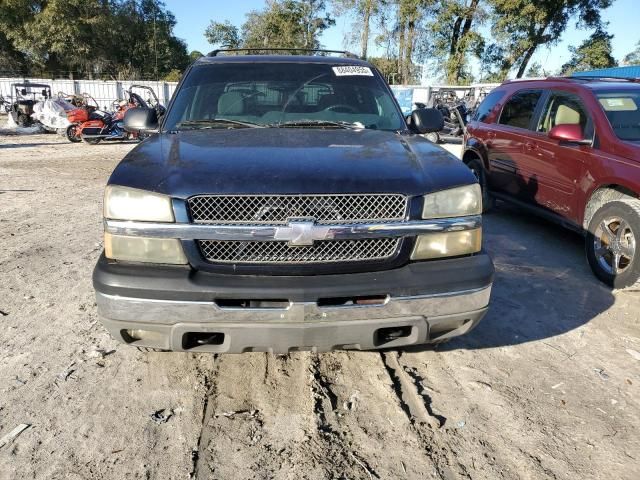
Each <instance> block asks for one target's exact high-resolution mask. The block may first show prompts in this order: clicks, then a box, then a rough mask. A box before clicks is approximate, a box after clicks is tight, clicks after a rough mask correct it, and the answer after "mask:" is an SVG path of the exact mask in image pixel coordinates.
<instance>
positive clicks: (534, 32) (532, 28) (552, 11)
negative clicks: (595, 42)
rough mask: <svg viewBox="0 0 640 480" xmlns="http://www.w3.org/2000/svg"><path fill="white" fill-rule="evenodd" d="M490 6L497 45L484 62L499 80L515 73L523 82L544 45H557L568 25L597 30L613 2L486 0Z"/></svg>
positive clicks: (486, 52) (587, 0)
mask: <svg viewBox="0 0 640 480" xmlns="http://www.w3.org/2000/svg"><path fill="white" fill-rule="evenodd" d="M487 1H488V3H489V5H490V6H491V20H492V27H491V31H492V34H493V36H494V38H495V42H494V43H493V44H492V45H491V46H490V47H489V48H487V49H486V50H485V52H484V55H483V61H484V62H485V65H486V66H488V68H489V69H490V70H491V71H493V73H494V74H495V75H496V76H497V77H501V78H505V77H506V76H507V75H508V74H509V72H510V71H511V70H512V69H515V71H516V77H517V78H520V77H522V76H523V75H524V73H525V72H526V70H527V66H528V65H529V62H530V61H531V58H532V57H533V54H534V53H535V52H536V50H537V49H538V47H540V46H541V45H554V44H556V43H557V42H558V41H559V39H560V37H561V35H562V33H563V32H564V31H565V30H566V28H567V25H568V23H569V21H570V20H571V19H573V18H575V19H577V25H578V26H579V27H591V28H598V27H599V26H600V24H601V18H600V12H601V11H602V10H603V9H605V8H607V7H609V6H610V5H611V3H612V1H613V0H487Z"/></svg>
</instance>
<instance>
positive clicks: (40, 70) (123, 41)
mask: <svg viewBox="0 0 640 480" xmlns="http://www.w3.org/2000/svg"><path fill="white" fill-rule="evenodd" d="M175 23H176V21H175V18H174V16H173V15H172V14H171V12H169V11H168V10H167V9H166V8H165V6H164V4H163V3H162V2H161V1H160V0H3V3H2V6H1V7H0V34H1V35H2V36H3V37H4V38H6V40H7V41H8V42H9V43H10V45H11V48H12V49H13V51H14V52H18V53H19V54H20V55H21V56H22V57H23V58H26V59H28V64H29V65H28V66H29V70H30V71H29V73H30V74H37V75H39V74H47V75H48V74H53V75H56V74H59V73H60V72H69V73H70V74H71V73H77V74H79V75H81V76H86V77H89V78H92V77H116V78H118V77H120V78H121V77H123V76H127V77H131V76H136V77H154V78H161V77H162V76H164V75H166V74H167V73H168V72H170V71H171V70H172V69H183V68H184V67H185V66H186V65H187V64H188V62H189V58H188V56H187V51H186V45H185V43H184V42H183V41H182V40H179V39H178V38H176V37H175V36H174V35H173V28H174V26H175ZM1 42H2V40H0V48H2V51H8V50H7V49H6V48H5V47H2V46H1V45H2V44H1Z"/></svg>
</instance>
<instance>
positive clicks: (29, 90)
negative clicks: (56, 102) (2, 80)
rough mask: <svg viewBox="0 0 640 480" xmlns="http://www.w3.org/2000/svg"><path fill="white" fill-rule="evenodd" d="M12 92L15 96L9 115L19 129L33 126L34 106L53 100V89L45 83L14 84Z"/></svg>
mask: <svg viewBox="0 0 640 480" xmlns="http://www.w3.org/2000/svg"><path fill="white" fill-rule="evenodd" d="M11 90H12V91H13V92H14V94H15V96H14V97H13V98H14V101H13V104H12V105H11V108H10V110H9V115H11V118H12V120H13V121H14V122H15V123H16V124H17V125H18V126H19V127H29V126H31V125H32V124H33V119H32V118H31V115H32V114H33V113H34V110H33V107H34V105H35V104H36V103H38V102H39V101H43V100H47V99H49V98H51V87H50V86H49V85H47V84H45V83H14V84H13V85H11Z"/></svg>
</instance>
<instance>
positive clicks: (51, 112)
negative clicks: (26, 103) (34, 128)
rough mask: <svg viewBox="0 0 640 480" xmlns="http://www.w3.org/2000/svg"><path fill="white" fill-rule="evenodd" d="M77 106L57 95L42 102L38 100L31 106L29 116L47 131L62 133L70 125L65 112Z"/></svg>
mask: <svg viewBox="0 0 640 480" xmlns="http://www.w3.org/2000/svg"><path fill="white" fill-rule="evenodd" d="M76 108H77V107H75V106H73V104H71V103H70V102H68V101H67V100H65V99H64V98H62V97H61V96H58V97H57V98H48V99H46V100H44V101H42V102H38V103H36V104H35V105H34V106H33V113H32V114H31V118H32V119H33V120H34V121H35V122H36V123H39V124H40V125H42V128H44V129H45V130H46V131H47V132H57V133H61V134H64V133H65V132H66V130H67V128H68V127H69V125H71V122H69V120H68V118H67V112H70V111H71V110H75V109H76Z"/></svg>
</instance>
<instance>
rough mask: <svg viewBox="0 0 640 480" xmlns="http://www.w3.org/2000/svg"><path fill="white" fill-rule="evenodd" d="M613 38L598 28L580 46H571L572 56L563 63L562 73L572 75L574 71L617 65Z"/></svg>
mask: <svg viewBox="0 0 640 480" xmlns="http://www.w3.org/2000/svg"><path fill="white" fill-rule="evenodd" d="M612 38H613V35H609V34H607V32H605V31H604V30H601V29H597V30H596V31H595V32H593V34H592V35H591V36H590V37H589V38H587V39H586V40H585V41H584V42H582V44H580V46H579V47H577V48H576V47H569V50H570V51H571V58H570V59H569V61H568V62H567V63H565V64H564V65H562V68H561V71H562V74H563V75H570V74H571V73H573V72H580V71H584V70H593V69H597V68H609V67H615V66H617V65H618V62H616V60H615V58H613V55H612V54H611V51H612V48H611V39H612Z"/></svg>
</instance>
